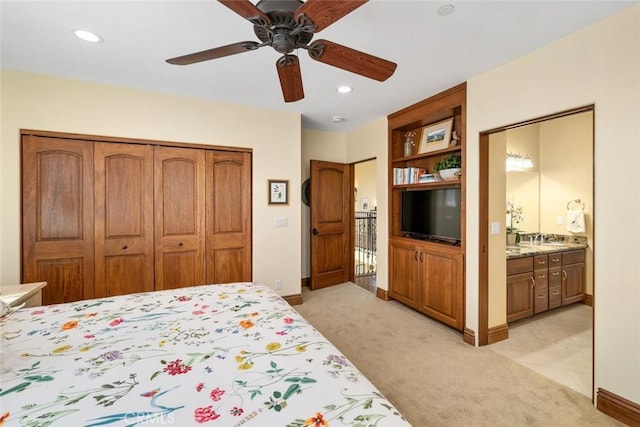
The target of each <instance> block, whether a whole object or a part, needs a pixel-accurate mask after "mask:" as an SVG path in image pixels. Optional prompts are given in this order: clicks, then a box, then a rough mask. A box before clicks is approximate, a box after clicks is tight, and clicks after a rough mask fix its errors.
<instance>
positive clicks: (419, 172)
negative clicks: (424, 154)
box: [393, 167, 427, 185]
mask: <svg viewBox="0 0 640 427" xmlns="http://www.w3.org/2000/svg"><path fill="white" fill-rule="evenodd" d="M426 173H427V169H426V168H414V167H409V168H393V185H405V184H418V183H419V182H422V181H420V177H421V176H423V175H425V174H426Z"/></svg>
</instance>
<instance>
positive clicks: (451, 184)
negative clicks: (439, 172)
mask: <svg viewBox="0 0 640 427" xmlns="http://www.w3.org/2000/svg"><path fill="white" fill-rule="evenodd" d="M456 187H460V180H457V181H433V182H419V183H417V184H399V185H394V186H393V187H392V188H393V189H394V190H412V189H428V188H456Z"/></svg>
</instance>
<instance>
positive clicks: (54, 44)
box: [0, 0, 638, 132]
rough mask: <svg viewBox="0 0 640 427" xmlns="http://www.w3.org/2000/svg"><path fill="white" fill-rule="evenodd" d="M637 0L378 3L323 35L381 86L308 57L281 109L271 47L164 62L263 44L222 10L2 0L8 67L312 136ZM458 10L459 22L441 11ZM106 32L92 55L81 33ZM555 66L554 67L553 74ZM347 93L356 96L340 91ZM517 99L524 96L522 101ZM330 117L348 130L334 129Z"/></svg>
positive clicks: (354, 123)
mask: <svg viewBox="0 0 640 427" xmlns="http://www.w3.org/2000/svg"><path fill="white" fill-rule="evenodd" d="M637 3H638V1H625V2H623V1H614V0H607V1H593V0H591V1H579V0H572V1H453V0H442V1H417V0H414V1H407V0H371V1H370V2H369V3H367V4H365V5H363V6H361V7H360V8H358V9H356V10H355V11H353V12H352V13H350V14H349V15H347V16H345V17H344V18H342V19H340V20H339V21H337V22H336V23H334V24H333V25H331V26H330V27H328V28H326V29H324V30H323V31H321V32H320V33H318V34H316V36H315V37H314V39H317V38H323V39H327V40H331V41H333V42H336V43H340V44H343V45H346V46H349V47H351V48H354V49H357V50H360V51H364V52H367V53H370V54H372V55H375V56H379V57H382V58H385V59H388V60H390V61H393V62H396V63H397V64H398V68H397V70H396V72H395V74H394V75H393V76H392V77H391V78H389V79H388V80H387V81H386V82H382V83H380V82H377V81H374V80H370V79H367V78H365V77H361V76H358V75H356V74H352V73H349V72H347V71H343V70H341V69H338V68H335V67H331V66H329V65H326V64H323V63H320V62H316V61H314V60H312V59H311V58H309V57H308V55H307V53H306V52H304V51H301V52H300V63H301V71H302V80H303V83H304V91H305V98H304V99H303V100H301V101H298V102H295V103H285V102H284V101H283V99H282V93H281V90H280V85H279V80H278V75H277V72H276V68H275V62H276V59H277V58H278V57H279V56H280V55H279V54H278V53H277V52H275V51H274V50H272V49H271V48H269V47H265V48H262V49H259V50H257V51H251V52H246V53H242V54H238V55H233V56H228V57H224V58H219V59H216V60H212V61H207V62H202V63H198V64H193V65H188V66H175V65H169V64H167V63H166V62H165V59H167V58H171V57H175V56H180V55H184V54H187V53H192V52H195V51H199V50H204V49H209V48H213V47H218V46H221V45H226V44H230V43H235V42H239V41H245V40H248V41H257V37H256V36H255V34H254V33H253V27H252V25H251V24H250V23H249V22H248V21H246V20H244V19H243V18H241V17H240V16H238V15H236V14H235V13H234V12H232V11H231V10H230V9H228V8H227V7H225V6H223V5H222V4H220V3H218V2H217V1H215V0H197V1H194V0H175V1H167V0H143V1H114V0H111V1H96V0H83V1H68V0H65V1H62V0H46V1H30V0H1V2H0V5H1V9H0V15H1V16H0V19H1V37H2V39H1V43H2V44H1V49H2V50H1V56H0V60H1V63H0V64H1V66H2V67H3V68H8V69H18V70H26V71H33V72H38V73H45V74H51V75H57V76H64V77H70V78H74V79H81V80H89V81H95V82H103V83H110V84H115V85H120V86H127V87H135V88H140V89H148V90H153V91H161V92H167V93H172V94H179V95H186V96H193V97H201V98H207V99H212V100H216V101H220V102H226V103H233V104H242V105H251V106H256V107H262V108H269V109H276V110H284V111H294V112H298V113H300V114H301V115H302V117H303V127H305V128H309V129H319V130H328V131H334V132H346V131H350V130H352V129H355V128H358V127H360V126H362V125H364V124H366V123H368V122H370V121H372V120H375V119H377V118H379V117H381V116H386V115H388V114H390V113H392V112H394V111H397V110H399V109H401V108H404V107H406V106H408V105H410V104H413V103H414V102H417V101H419V100H421V99H424V98H426V97H428V96H430V95H433V94H435V93H437V92H440V91H441V90H444V89H446V88H448V87H451V86H453V85H456V84H458V83H461V82H463V81H466V80H468V79H469V78H472V77H474V76H477V75H479V74H481V73H483V72H485V71H488V70H491V69H493V68H495V67H497V66H499V65H501V64H504V63H506V62H509V61H511V60H512V59H514V58H516V57H518V56H521V55H523V54H526V53H528V52H531V51H533V50H535V49H537V48H538V47H540V46H543V45H545V44H548V43H550V42H551V41H553V40H555V39H558V38H560V37H563V36H565V35H568V34H570V33H572V32H575V31H577V30H579V29H581V28H583V27H585V26H587V25H589V24H591V23H593V22H595V21H597V20H599V19H602V18H604V17H606V16H608V15H612V14H614V13H616V12H618V11H620V10H621V9H623V8H625V7H628V6H630V5H632V4H637ZM445 4H451V5H454V6H455V11H454V13H453V14H451V15H448V16H444V17H442V16H439V15H438V14H437V9H438V8H439V7H440V6H442V5H445ZM74 29H85V30H90V31H93V32H96V33H98V34H99V35H101V36H102V37H103V38H104V40H105V42H104V43H103V44H97V45H92V44H89V43H86V42H82V41H80V40H78V39H77V38H75V37H74V35H73V34H72V30H74ZM549 66H550V67H553V64H549ZM342 84H347V85H350V86H352V87H353V92H352V93H350V94H346V95H345V94H339V93H337V92H336V88H337V86H339V85H342ZM514 96H517V95H516V94H514ZM333 116H342V117H344V118H345V119H346V120H345V121H344V122H342V123H333V122H332V121H331V118H332V117H333Z"/></svg>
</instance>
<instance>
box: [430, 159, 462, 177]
mask: <svg viewBox="0 0 640 427" xmlns="http://www.w3.org/2000/svg"><path fill="white" fill-rule="evenodd" d="M461 166H462V158H461V157H460V156H456V155H453V154H449V155H448V156H446V157H445V158H443V159H442V160H440V161H439V162H438V163H436V164H435V166H434V167H433V170H434V172H438V173H439V174H440V177H441V178H442V179H443V180H445V181H453V180H456V179H459V178H460V173H461V171H462V168H461Z"/></svg>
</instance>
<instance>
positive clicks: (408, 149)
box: [404, 139, 413, 157]
mask: <svg viewBox="0 0 640 427" xmlns="http://www.w3.org/2000/svg"><path fill="white" fill-rule="evenodd" d="M412 146H413V141H412V140H410V139H407V140H406V141H405V142H404V156H405V157H409V156H410V155H411V151H412V149H411V147H412Z"/></svg>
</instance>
